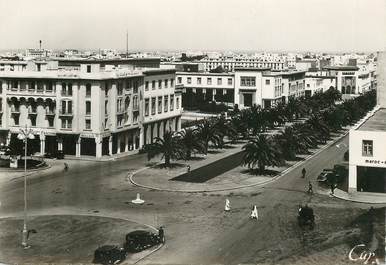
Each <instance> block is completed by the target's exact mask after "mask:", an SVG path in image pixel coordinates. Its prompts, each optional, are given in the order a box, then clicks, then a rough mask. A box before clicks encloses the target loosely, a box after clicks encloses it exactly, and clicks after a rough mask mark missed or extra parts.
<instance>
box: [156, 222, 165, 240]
mask: <svg viewBox="0 0 386 265" xmlns="http://www.w3.org/2000/svg"><path fill="white" fill-rule="evenodd" d="M158 237H159V239H160V240H161V242H162V243H165V232H164V228H163V227H162V226H160V228H159V229H158Z"/></svg>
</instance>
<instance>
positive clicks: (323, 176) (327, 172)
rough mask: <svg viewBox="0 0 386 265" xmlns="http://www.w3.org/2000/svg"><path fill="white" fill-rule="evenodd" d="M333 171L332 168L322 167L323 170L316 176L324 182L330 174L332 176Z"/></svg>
mask: <svg viewBox="0 0 386 265" xmlns="http://www.w3.org/2000/svg"><path fill="white" fill-rule="evenodd" d="M334 174H335V173H334V171H333V170H332V169H327V168H325V169H323V171H322V172H321V173H320V174H319V176H318V177H317V178H316V180H317V181H319V182H326V181H327V180H328V179H329V178H330V177H331V176H333V175H334Z"/></svg>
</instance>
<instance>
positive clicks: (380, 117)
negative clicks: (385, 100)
mask: <svg viewBox="0 0 386 265" xmlns="http://www.w3.org/2000/svg"><path fill="white" fill-rule="evenodd" d="M357 130H358V131H386V109H385V108H382V109H379V110H378V111H376V112H375V113H374V115H373V116H371V117H370V118H368V119H367V120H366V121H365V122H364V123H363V124H362V125H361V126H360V127H359V128H357Z"/></svg>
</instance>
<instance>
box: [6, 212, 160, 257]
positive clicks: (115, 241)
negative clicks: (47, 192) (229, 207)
mask: <svg viewBox="0 0 386 265" xmlns="http://www.w3.org/2000/svg"><path fill="white" fill-rule="evenodd" d="M22 227H23V220H22V219H21V218H19V217H9V218H2V219H0V262H2V263H6V264H26V263H35V264H41V263H71V264H72V263H92V261H93V257H94V251H95V250H96V249H97V248H98V247H100V246H104V245H118V246H122V244H123V243H124V241H125V235H126V234H127V233H129V232H131V231H134V230H149V231H152V232H155V228H154V227H151V226H148V225H143V224H139V223H136V222H133V221H130V220H124V219H117V218H110V217H102V216H94V215H42V216H32V217H29V219H28V228H29V229H31V230H32V229H33V230H36V233H33V234H30V236H29V240H28V243H29V244H30V246H31V247H30V248H29V249H23V248H22V246H21V228H22ZM161 246H162V245H158V246H155V247H153V248H151V249H148V250H145V251H142V252H140V253H135V254H129V255H128V256H127V258H126V260H125V262H127V263H130V264H132V263H135V262H138V261H139V260H141V259H143V258H144V257H146V256H148V255H150V254H151V253H153V252H154V251H156V250H158V249H159V248H160V247H161Z"/></svg>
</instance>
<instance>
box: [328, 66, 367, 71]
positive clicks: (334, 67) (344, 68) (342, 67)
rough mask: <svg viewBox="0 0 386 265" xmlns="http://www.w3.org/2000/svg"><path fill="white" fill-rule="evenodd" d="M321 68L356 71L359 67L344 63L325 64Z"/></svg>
mask: <svg viewBox="0 0 386 265" xmlns="http://www.w3.org/2000/svg"><path fill="white" fill-rule="evenodd" d="M323 69H327V70H337V71H358V70H359V68H358V67H356V66H352V65H345V66H325V67H323Z"/></svg>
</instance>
